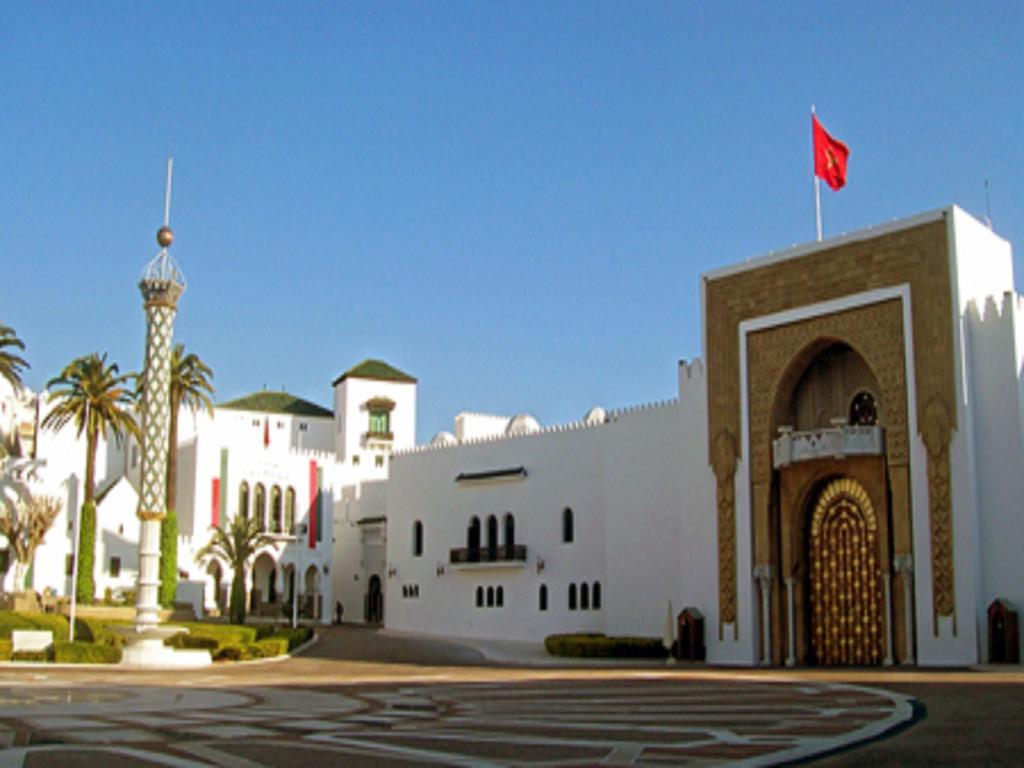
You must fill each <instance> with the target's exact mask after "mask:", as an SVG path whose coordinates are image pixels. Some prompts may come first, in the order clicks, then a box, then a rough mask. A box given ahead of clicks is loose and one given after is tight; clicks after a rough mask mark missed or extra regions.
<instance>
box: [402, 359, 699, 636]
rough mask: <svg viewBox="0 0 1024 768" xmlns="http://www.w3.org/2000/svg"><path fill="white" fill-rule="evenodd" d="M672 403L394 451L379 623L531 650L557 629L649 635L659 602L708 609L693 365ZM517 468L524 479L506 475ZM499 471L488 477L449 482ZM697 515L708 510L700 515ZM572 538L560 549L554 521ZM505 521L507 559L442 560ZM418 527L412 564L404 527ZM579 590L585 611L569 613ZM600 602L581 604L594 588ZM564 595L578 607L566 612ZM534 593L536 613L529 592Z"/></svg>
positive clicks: (409, 535) (657, 628)
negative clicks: (480, 595) (475, 521)
mask: <svg viewBox="0 0 1024 768" xmlns="http://www.w3.org/2000/svg"><path fill="white" fill-rule="evenodd" d="M681 380H682V382H683V383H684V387H683V391H682V395H683V399H682V400H681V401H672V402H668V403H663V404H657V405H651V406H644V407H641V408H637V409H632V410H627V411H619V412H612V413H610V414H609V415H608V417H607V422H606V423H600V424H593V425H588V424H584V423H577V424H573V425H566V426H562V427H553V428H548V429H544V430H541V431H539V432H534V433H530V434H525V435H519V436H507V437H506V436H501V437H494V438H491V439H483V440H480V441H479V442H469V443H462V444H458V445H452V446H447V447H424V448H421V449H417V450H415V451H412V452H408V453H403V454H399V455H397V456H396V457H395V459H394V461H393V465H392V471H391V478H390V480H389V481H388V483H387V513H388V562H389V571H391V572H393V573H392V576H391V578H389V579H388V582H387V598H386V605H387V611H386V616H387V625H388V627H391V628H395V629H405V630H414V631H419V632H426V633H431V634H444V635H462V636H466V637H478V638H495V639H514V640H534V641H539V640H542V639H543V638H544V637H546V636H547V635H550V634H555V633H564V632H603V633H606V634H610V635H615V634H620V635H622V634H631V635H635V634H641V635H649V636H660V635H661V633H662V631H663V629H664V627H665V620H666V615H667V612H668V603H669V601H670V600H671V601H672V602H673V606H674V608H675V610H676V612H678V611H679V610H681V608H682V607H683V606H684V605H694V606H696V607H698V608H700V609H701V610H702V611H703V612H704V613H705V615H708V614H710V613H711V612H712V610H713V604H714V602H715V600H714V597H715V594H716V589H717V586H716V584H715V583H714V577H713V574H714V573H715V568H714V567H713V565H714V562H713V558H714V548H713V547H712V546H710V545H707V544H703V543H702V542H707V541H710V540H713V538H712V539H708V538H707V537H709V536H711V537H713V535H714V516H713V514H710V515H709V510H710V511H711V512H712V513H713V510H714V504H713V501H712V500H713V492H714V484H713V480H712V478H711V474H710V471H709V470H708V468H707V460H706V455H705V448H704V446H705V445H706V440H705V429H706V427H704V423H705V421H706V412H705V401H704V376H703V368H702V366H701V365H700V364H699V363H695V364H693V365H691V366H688V367H686V368H685V369H684V372H683V373H682V374H681ZM520 467H521V468H522V469H523V474H522V475H520V474H518V473H516V472H515V470H517V469H518V468H520ZM497 471H505V472H507V473H508V474H507V476H505V477H502V478H499V479H472V480H469V481H460V482H457V481H456V477H457V476H459V475H460V474H473V473H487V472H497ZM709 505H710V506H709ZM566 508H568V509H571V510H572V515H573V534H574V535H573V540H572V542H570V543H566V542H564V541H563V514H564V510H565V509H566ZM507 513H511V514H512V515H513V516H514V519H515V543H516V544H518V545H525V546H526V557H525V560H524V561H520V562H497V563H466V564H453V563H452V562H451V560H452V558H451V557H450V552H451V550H452V549H457V548H464V547H466V546H467V528H468V525H469V521H470V518H471V517H472V516H473V515H476V516H477V517H478V518H479V519H480V520H481V523H482V528H483V530H482V537H481V538H482V541H481V543H482V544H483V545H484V546H486V536H487V531H486V520H487V518H488V517H489V516H490V515H494V516H496V518H497V519H498V522H499V543H500V544H501V545H504V544H505V543H506V542H505V538H504V525H503V519H504V516H505V515H506V514H507ZM416 521H420V522H422V523H423V554H422V555H421V556H418V557H417V556H415V555H414V548H413V529H414V524H415V523H416ZM584 584H586V586H587V591H588V596H589V597H590V601H589V602H590V603H591V605H590V606H589V607H588V608H587V609H583V607H582V588H583V585H584ZM595 584H599V585H600V587H599V590H600V595H601V605H600V607H599V608H594V607H593V604H592V601H593V597H592V596H593V594H594V585H595ZM570 585H575V588H576V592H577V608H576V609H575V610H572V609H571V608H570V606H569V590H570ZM499 587H500V588H501V591H502V596H503V600H502V605H501V606H500V607H498V606H493V607H488V606H487V604H486V601H485V605H484V606H483V607H477V605H476V593H477V589H478V588H483V590H484V592H485V594H486V593H487V590H488V589H492V590H494V591H495V592H496V591H497V589H498V588H499ZM542 587H546V589H547V594H548V600H547V610H541V607H540V591H541V588H542Z"/></svg>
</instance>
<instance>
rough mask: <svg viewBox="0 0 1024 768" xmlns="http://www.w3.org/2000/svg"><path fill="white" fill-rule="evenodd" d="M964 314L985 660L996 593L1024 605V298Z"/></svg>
mask: <svg viewBox="0 0 1024 768" xmlns="http://www.w3.org/2000/svg"><path fill="white" fill-rule="evenodd" d="M966 319H967V331H968V335H969V338H970V345H969V347H970V351H971V361H970V363H971V365H970V371H971V383H972V393H973V401H972V412H973V416H974V434H975V460H976V462H977V481H978V483H977V494H978V505H977V511H978V537H979V548H980V552H981V553H982V555H981V557H980V562H979V570H980V577H979V578H977V583H978V590H977V591H978V600H977V607H976V615H975V617H974V620H975V621H976V624H977V642H978V651H979V657H980V658H981V659H982V660H983V661H987V660H988V627H987V615H986V611H987V608H988V606H989V604H990V603H991V602H992V601H993V600H994V599H996V598H998V597H1001V598H1005V599H1008V600H1009V601H1010V602H1012V603H1013V604H1014V605H1015V606H1016V607H1017V609H1018V610H1019V611H1020V610H1024V578H1022V577H1021V570H1020V553H1021V552H1024V510H1022V507H1021V503H1020V500H1021V499H1024V408H1022V407H1021V403H1022V398H1024V381H1022V371H1024V299H1022V297H1020V296H1018V295H1016V294H1012V293H1007V294H1004V295H1003V296H1002V297H1001V300H999V301H996V300H994V299H992V298H989V299H988V300H986V301H985V302H984V303H983V304H981V305H980V306H979V305H971V306H970V307H969V309H968V312H967V315H966Z"/></svg>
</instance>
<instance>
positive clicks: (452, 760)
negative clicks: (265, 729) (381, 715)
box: [309, 734, 503, 768]
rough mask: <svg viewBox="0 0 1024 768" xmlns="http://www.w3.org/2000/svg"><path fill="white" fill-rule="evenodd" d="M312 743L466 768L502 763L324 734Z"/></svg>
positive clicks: (496, 767) (492, 767) (493, 766)
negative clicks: (327, 743)
mask: <svg viewBox="0 0 1024 768" xmlns="http://www.w3.org/2000/svg"><path fill="white" fill-rule="evenodd" d="M309 740H310V741H314V740H316V741H324V742H327V741H329V742H330V743H332V744H340V745H342V746H347V747H352V748H354V749H356V750H359V751H363V750H368V751H367V752H366V753H365V754H370V755H374V756H376V757H381V755H382V753H383V754H384V756H387V755H388V754H394V755H396V756H401V757H406V758H409V759H412V760H418V761H420V762H424V763H438V764H439V765H458V766H466V768H470V767H472V768H501V766H502V765H503V764H502V763H494V762H490V761H488V760H484V759H482V758H480V757H475V756H466V755H455V754H452V753H451V752H439V751H437V750H433V749H423V748H416V747H403V746H399V745H398V744H384V743H383V742H381V741H378V740H376V739H374V740H369V739H360V738H354V737H351V736H341V735H339V734H324V735H323V736H310V737H309Z"/></svg>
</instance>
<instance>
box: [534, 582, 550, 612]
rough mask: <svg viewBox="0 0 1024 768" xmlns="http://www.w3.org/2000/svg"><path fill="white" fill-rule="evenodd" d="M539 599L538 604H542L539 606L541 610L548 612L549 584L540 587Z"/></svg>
mask: <svg viewBox="0 0 1024 768" xmlns="http://www.w3.org/2000/svg"><path fill="white" fill-rule="evenodd" d="M537 598H538V602H539V604H540V605H539V607H540V610H542V611H546V610H547V609H548V585H547V584H541V585H540V592H539V594H538V596H537Z"/></svg>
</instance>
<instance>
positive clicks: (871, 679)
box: [0, 628, 1024, 768]
mask: <svg viewBox="0 0 1024 768" xmlns="http://www.w3.org/2000/svg"><path fill="white" fill-rule="evenodd" d="M482 650H483V652H481V649H474V648H471V647H467V646H463V645H457V644H451V643H446V642H442V641H437V640H425V639H422V638H411V637H403V636H396V635H394V634H391V633H381V632H374V631H371V630H365V629H355V628H352V629H350V628H344V629H340V630H339V629H332V630H330V631H328V632H327V633H325V635H324V636H323V637H322V639H321V641H320V642H318V643H317V644H315V645H314V646H312V647H311V648H309V649H307V650H306V651H305V652H304V653H303V654H301V655H299V656H297V657H295V658H292V659H286V660H281V661H275V662H269V663H267V662H264V663H257V664H246V665H216V666H214V667H212V668H207V669H205V670H197V671H192V672H187V673H181V672H174V673H171V672H159V671H148V672H139V671H134V672H132V671H128V670H122V669H120V668H117V669H110V668H99V667H89V668H76V669H67V668H64V669H58V668H50V667H27V666H10V667H5V668H3V669H0V745H2V746H3V747H4V749H2V750H0V768H6V766H51V765H52V766H92V765H100V766H104V768H119V767H120V766H132V767H134V766H140V767H141V766H196V765H204V766H225V767H227V768H234V767H237V768H248V767H250V766H276V765H283V766H306V765H310V764H312V763H313V761H315V764H316V765H322V766H335V765H337V766H342V765H345V766H350V765H352V766H358V765H374V766H388V765H409V764H436V765H474V766H476V765H480V766H486V765H496V766H497V765H502V766H534V765H567V766H568V765H572V766H581V765H691V764H705V763H716V764H731V765H775V764H780V763H790V762H794V761H804V760H813V761H815V762H817V761H818V760H821V762H822V764H826V765H847V764H863V763H865V762H870V763H872V764H874V765H887V764H892V765H896V764H908V763H914V762H915V761H916V762H917V763H918V764H922V765H924V764H965V765H966V764H977V763H978V762H985V763H988V764H998V763H1004V764H1011V763H1013V762H1016V758H1018V756H1019V755H1021V754H1022V752H1021V751H1020V749H1021V748H1024V743H1021V742H1022V737H1021V735H1020V730H1021V729H1020V727H1019V726H1020V722H1021V717H1022V713H1024V705H1022V703H1021V701H1022V694H1024V684H1022V683H1024V680H1022V678H1021V676H1020V674H1019V673H999V674H997V673H954V674H949V673H946V674H938V673H932V674H929V673H925V672H908V673H898V672H891V671H889V672H887V671H884V670H882V671H875V672H852V673H846V674H845V675H840V674H838V673H830V672H827V671H815V672H812V671H804V672H798V673H792V674H780V673H779V672H778V671H774V672H757V671H750V670H746V671H738V670H737V671H732V672H730V671H726V670H708V669H682V670H681V669H678V668H666V667H665V666H664V665H662V664H653V663H646V664H643V663H641V664H635V665H629V666H626V667H609V666H599V667H592V666H580V665H568V666H567V665H562V666H543V667H541V666H529V667H527V666H516V667H512V666H508V665H507V664H506V663H502V664H501V665H497V664H494V663H491V662H489V661H488V658H487V657H488V656H490V654H489V653H487V651H488V649H487V648H483V649H482ZM506 653H507V649H506ZM933 694H934V695H933ZM988 726H991V729H989V728H988Z"/></svg>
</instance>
